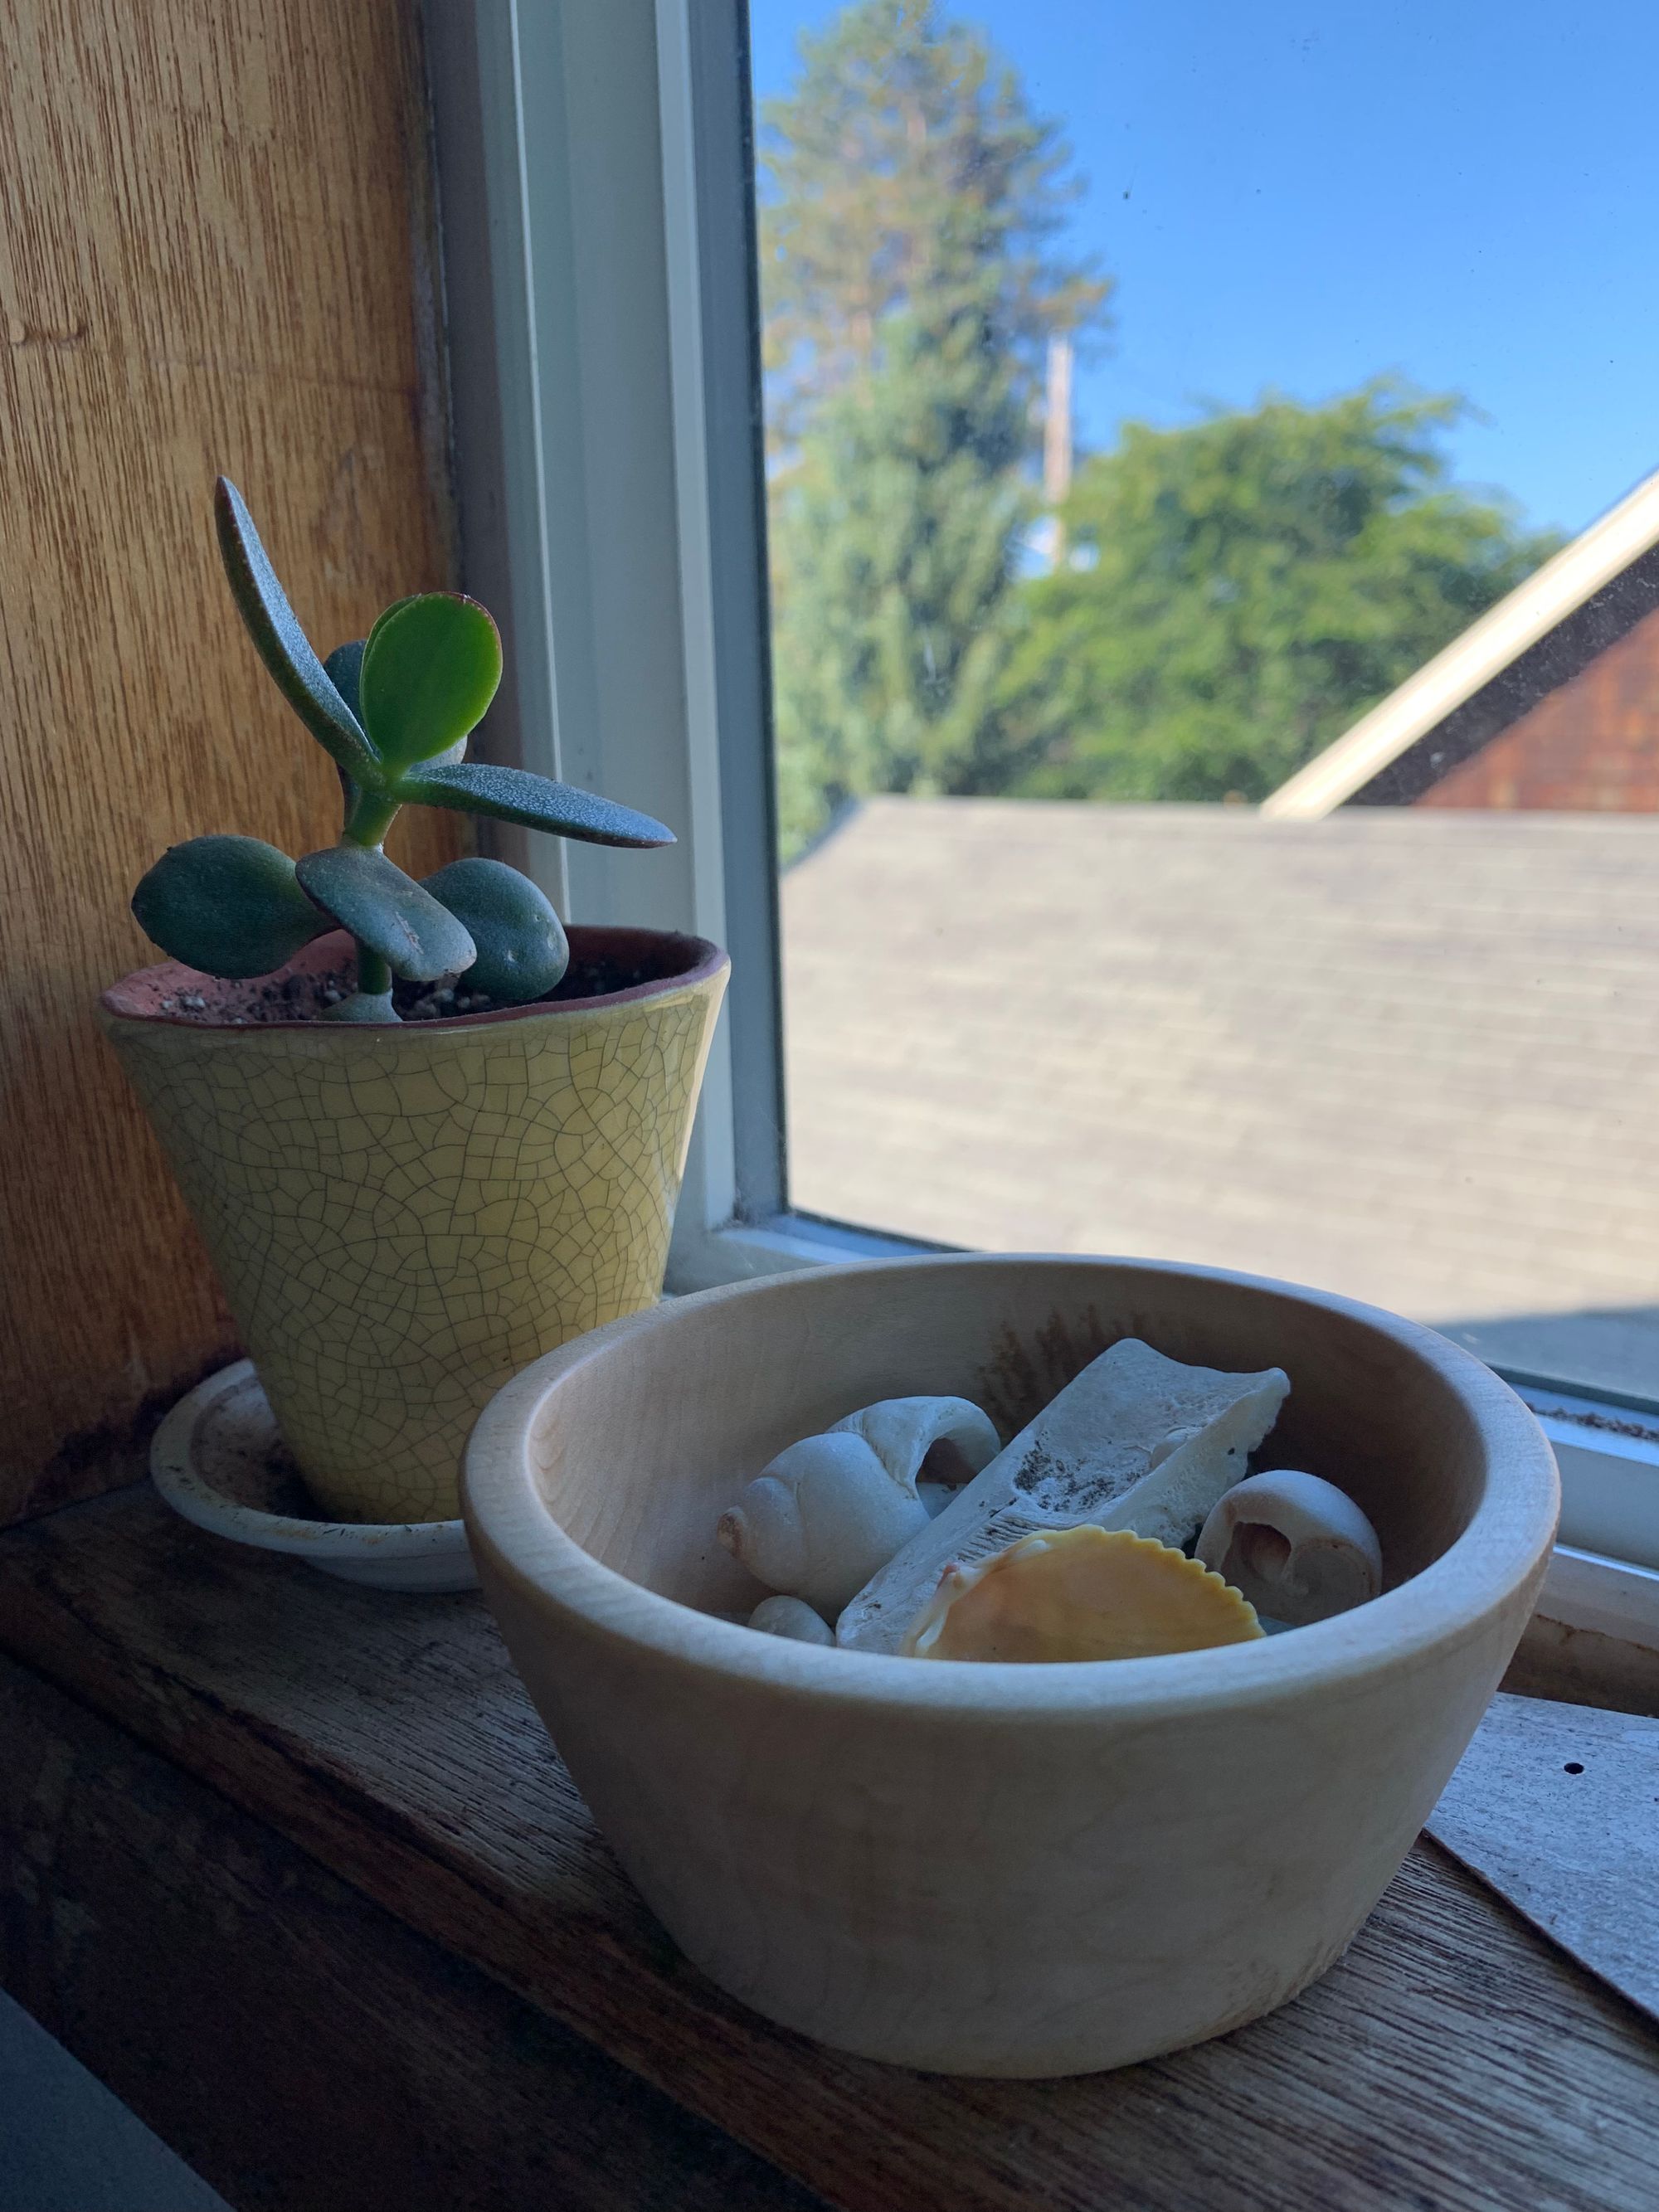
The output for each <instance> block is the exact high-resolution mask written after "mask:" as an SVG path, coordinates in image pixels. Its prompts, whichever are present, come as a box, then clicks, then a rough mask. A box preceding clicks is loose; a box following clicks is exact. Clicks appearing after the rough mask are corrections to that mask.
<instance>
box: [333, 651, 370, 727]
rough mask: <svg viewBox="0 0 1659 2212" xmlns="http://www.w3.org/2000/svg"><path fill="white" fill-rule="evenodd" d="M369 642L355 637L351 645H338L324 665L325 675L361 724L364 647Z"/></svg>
mask: <svg viewBox="0 0 1659 2212" xmlns="http://www.w3.org/2000/svg"><path fill="white" fill-rule="evenodd" d="M366 642H367V640H365V639H363V638H361V637H354V638H353V639H352V641H351V642H350V644H349V645H337V646H336V647H335V648H334V650H333V652H332V653H330V655H329V656H328V659H326V660H325V662H324V663H323V673H324V675H325V676H326V677H327V678H328V680H329V682H330V683H331V684H332V685H333V686H334V689H335V690H337V692H338V693H339V695H340V696H341V698H343V700H344V701H345V703H346V705H347V707H348V708H349V709H350V711H351V713H352V714H355V715H356V718H357V720H359V721H360V722H361V721H362V719H363V715H362V707H361V706H360V705H359V703H358V701H359V696H360V691H361V685H362V671H363V647H364V645H365V644H366Z"/></svg>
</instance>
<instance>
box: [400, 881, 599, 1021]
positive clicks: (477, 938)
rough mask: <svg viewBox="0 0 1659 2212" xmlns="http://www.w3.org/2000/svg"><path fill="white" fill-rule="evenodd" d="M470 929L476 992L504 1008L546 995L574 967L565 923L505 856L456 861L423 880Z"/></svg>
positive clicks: (469, 980) (469, 977) (470, 978)
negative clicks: (474, 950) (567, 970)
mask: <svg viewBox="0 0 1659 2212" xmlns="http://www.w3.org/2000/svg"><path fill="white" fill-rule="evenodd" d="M422 889H423V890H428V891H430V892H431V894H432V896H433V897H434V898H435V899H438V900H440V901H441V902H442V903H443V904H444V905H445V906H447V908H449V911H450V912H451V914H453V915H454V916H455V917H456V919H457V920H458V921H460V922H461V923H462V924H464V926H465V929H466V931H467V933H468V935H469V936H470V937H471V939H472V942H473V943H474V944H475V945H477V948H478V957H477V959H476V960H475V961H474V962H473V963H472V965H471V968H469V969H467V971H466V984H467V988H468V989H469V990H470V991H482V992H483V993H485V994H487V996H489V998H491V999H493V1000H495V1004H496V1005H497V1006H525V1005H526V1004H528V1002H529V1001H530V1000H532V999H542V998H545V997H546V995H547V994H548V993H549V992H550V990H551V989H552V988H553V987H554V985H555V984H556V982H557V981H559V978H560V977H561V976H562V975H563V974H564V971H565V969H567V968H568V966H569V965H570V946H569V943H568V940H567V939H566V937H565V933H564V924H563V923H562V921H560V920H559V917H558V915H557V914H556V912H555V911H554V908H553V906H552V904H551V902H550V900H549V899H548V898H547V897H546V896H544V893H543V892H541V891H540V890H538V889H537V887H536V885H535V884H532V882H531V880H530V878H529V877H528V876H523V875H520V872H519V871H518V870H517V869H516V868H509V867H508V866H507V863H506V861H505V860H452V861H451V862H450V863H449V866H447V868H440V869H439V870H438V871H437V872H436V873H435V874H434V875H430V876H427V877H425V878H423V879H422Z"/></svg>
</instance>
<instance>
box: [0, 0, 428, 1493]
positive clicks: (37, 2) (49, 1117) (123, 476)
mask: <svg viewBox="0 0 1659 2212" xmlns="http://www.w3.org/2000/svg"><path fill="white" fill-rule="evenodd" d="M0 44H3V51H4V54H5V61H6V66H5V69H4V71H3V73H0V340H3V343H0V586H3V590H0V690H3V715H4V719H3V725H0V838H3V842H0V932H3V944H4V965H3V969H0V1126H3V1129H4V1133H5V1153H4V1172H3V1175H0V1253H3V1264H0V1392H3V1402H4V1406H5V1413H6V1421H5V1433H4V1442H3V1445H0V1521H3V1520H4V1519H6V1518H8V1517H11V1516H16V1515H18V1514H21V1513H26V1512H29V1511H34V1510H41V1509H42V1508H44V1507H45V1506H46V1505H49V1504H55V1503H58V1502H60V1501H61V1500H63V1499H64V1498H69V1497H72V1496H76V1495H78V1494H81V1493H82V1492H86V1491H88V1490H89V1489H94V1488H98V1487H100V1486H103V1485H105V1484H106V1483H107V1482H109V1481H110V1480H119V1479H122V1478H123V1477H124V1476H125V1474H129V1473H131V1472H133V1471H136V1467H137V1464H138V1463H139V1462H140V1455H141V1454H142V1449H143V1442H144V1438H145V1436H146V1434H147V1432H148V1428H149V1425H151V1424H152V1423H153V1419H154V1418H155V1414H156V1413H159V1411H160V1410H161V1408H162V1407H165V1405H166V1404H167V1402H169V1401H171V1400H172V1399H173V1397H174V1396H176V1395H177V1394H178V1392H179V1390H180V1389H182V1388H183V1387H185V1385H186V1384H187V1383H190V1382H191V1380H192V1379H193V1378H194V1377H196V1376H198V1375H199V1374H200V1373H202V1372H203V1371H204V1370H205V1369H207V1368H209V1367H210V1366H212V1365H213V1364H216V1362H217V1361H219V1360H220V1359H222V1358H225V1357H226V1356H228V1354H229V1353H230V1352H231V1351H232V1349H233V1346H232V1340H231V1337H230V1333H229V1325H228V1321H227V1319H226V1316H225V1315H224V1312H223V1310H222V1306H221V1304H220V1303H219V1300H218V1297H217V1294H216V1291H215V1289H214V1287H213V1285H212V1282H211V1279H210V1274H209V1272H208V1269H207V1267H206V1263H205V1261H204V1257H203V1255H202V1252H201V1250H200V1248H199V1246H198V1245H197V1242H196V1238H195V1236H194V1233H193V1231H191V1228H190V1226H189V1225H188V1222H187V1220H186V1218H185V1214H184V1212H183V1208H182V1206H181V1205H180V1203H179V1200H178V1198H177V1196H176V1194H175V1193H174V1191H173V1185H172V1183H171V1181H170V1179H169V1178H168V1176H167V1172H166V1170H165V1169H164V1167H163V1165H162V1164H161V1157H160V1154H159V1152H157V1149H156V1147H155V1144H154V1142H153V1140H152V1139H151V1138H150V1136H149V1133H148V1130H147V1129H146V1127H145V1126H144V1124H143V1121H142V1119H141V1116H140V1115H139V1112H138V1109H137V1106H136V1104H135V1103H134V1102H133V1101H132V1099H131V1097H130V1096H129V1095H128V1093H127V1091H126V1090H125V1085H124V1084H123V1081H122V1079H121V1076H120V1074H119V1072H118V1069H117V1067H116V1066H115V1064H114V1061H113V1059H112V1055H111V1054H109V1053H108V1051H107V1050H106V1048H105V1046H104V1044H103V1042H102V1040H101V1039H100V1037H99V1036H98V1035H97V1033H96V1030H95V1029H94V1024H93V1018H92V1006H93V1002H94V998H95V996H96V994H97V992H98V991H99V990H100V987H102V986H103V985H105V984H106V983H107V982H110V981H112V980H114V978H116V977H117V976H118V975H121V974H122V973H123V972H124V971H125V969H129V968H131V967H134V966H136V965H140V964H143V963H144V962H145V961H146V960H147V959H150V958H154V957H156V956H155V953H154V952H153V951H151V950H150V948H149V947H148V946H147V945H146V942H145V940H144V939H143V935H142V934H141V933H140V932H139V930H138V928H137V926H136V924H135V923H134V922H133V921H132V920H131V916H130V915H129V914H128V912H127V898H128V896H129V894H130V891H131V886H132V884H133V883H134V882H135V881H136V879H137V877H138V876H139V875H140V874H141V873H142V872H143V869H144V868H145V867H146V866H148V865H149V862H150V860H153V859H154V858H155V855H156V854H158V853H159V852H160V851H161V849H162V848H163V847H164V846H165V845H167V843H169V842H172V841H173V840H175V839H177V838H180V837H185V836H194V835H197V834H198V833H200V832H202V831H204V830H210V829H238V830H242V831H245V832H248V833H251V834H252V835H255V836H262V837H266V838H269V839H270V840H271V841H272V842H275V843H276V844H280V845H282V846H284V847H285V848H287V849H288V850H289V851H290V852H300V851H303V850H304V849H306V848H307V847H308V846H312V845H315V844H318V843H321V842H325V841H326V840H327V839H329V838H331V836H333V835H335V834H336V831H337V787H336V784H335V779H334V773H333V769H332V768H331V766H330V764H329V763H328V761H327V760H326V759H325V757H324V756H323V754H322V753H321V751H320V750H319V748H318V747H317V746H316V745H315V744H313V742H312V740H311V739H310V738H308V737H307V735H306V733H305V732H304V730H303V729H302V727H301V725H300V723H299V722H298V721H297V720H295V717H294V716H293V715H292V714H290V713H289V710H288V708H286V707H285V706H284V705H283V702H282V701H281V700H280V698H279V697H278V696H277V694H276V690H274V688H273V686H272V685H271V684H270V680H269V678H267V677H266V675H265V673H264V670H263V669H262V668H261V667H260V665H258V661H257V660H256V659H255V657H254V654H253V651H252V647H251V646H250V645H249V643H248V641H247V640H246V636H245V635H243V633H242V631H241V629H240V625H239V623H238V620H237V617H236V615H235V613H234V609H233V607H232V605H231V603H230V599H229V597H228V592H227V591H226V589H225V586H224V582H223V580H222V575H221V574H220V572H219V568H218V562H217V556H216V550H215V546H214V539H213V532H212V526H211V513H210V492H211V487H212V483H213V478H214V476H215V474H216V471H219V470H223V471H225V472H226V473H228V475H230V476H231V477H234V479H235V481H236V482H237V483H239V484H240V486H241V488H242V489H243V491H244V493H245V494H246V496H247V499H248V501H249V503H250V505H251V506H252V509H253V512H254V514H255V516H256V517H257V518H258V521H259V523H260V526H261V528H262V530H263V531H264V535H265V538H266V542H267V544H268V545H269V546H270V550H271V552H272V555H273V557H274V558H275V560H276V565H277V568H278V569H279V572H280V573H281V574H283V577H284V579H285V580H286V581H287V583H288V586H289V591H290V593H291V594H292V596H293V599H294V600H295V605H296V607H297V609H298V611H299V612H300V615H301V619H302V620H303V621H304V622H305V623H306V624H307V628H308V629H310V631H311V633H312V635H313V638H314V639H315V641H317V643H318V644H319V647H321V649H322V650H324V651H326V650H328V648H329V647H331V646H333V645H335V644H337V642H339V641H340V640H342V639H343V638H347V637H352V636H356V635H361V633H362V630H363V629H364V627H365V625H366V624H367V623H368V621H369V620H371V619H372V617H374V614H375V613H376V612H377V611H378V610H379V609H380V607H381V606H382V605H384V604H385V603H386V601H387V600H388V599H392V598H393V597H395V596H396V595H397V594H398V592H407V591H411V590H416V589H421V588H427V587H431V586H441V585H444V584H447V583H448V582H449V581H451V580H452V578H453V566H454V562H453V528H452V520H451V514H450V506H449V500H448V494H447V483H446V478H445V473H444V465H443V457H444V452H445V435H444V410H443V404H442V392H441V376H440V361H439V352H438V332H437V328H436V323H435V281H434V268H435V262H434V251H435V247H434V235H433V233H434V226H433V222H432V199H431V190H430V182H429V177H428V166H427V134H426V110H425V100H424V93H423V87H422V70H421V56H420V46H419V35H418V21H417V9H416V0H374V4H364V0H151V4H146V5H144V6H143V7H137V8H134V7H127V6H123V5H122V4H120V0H0ZM406 820H407V826H406V827H404V829H403V831H402V836H403V844H402V854H401V857H403V858H404V860H406V861H407V862H409V863H410V864H411V865H416V866H419V867H421V868H426V867H429V866H435V865H437V864H438V863H439V862H440V861H441V860H444V859H446V858H447V857H449V856H450V854H452V853H453V851H454V850H455V849H456V842H455V840H456V833H455V831H454V829H453V827H452V822H453V817H445V816H439V815H431V814H427V815H422V816H416V817H407V818H406ZM395 843H396V840H395V839H394V846H395Z"/></svg>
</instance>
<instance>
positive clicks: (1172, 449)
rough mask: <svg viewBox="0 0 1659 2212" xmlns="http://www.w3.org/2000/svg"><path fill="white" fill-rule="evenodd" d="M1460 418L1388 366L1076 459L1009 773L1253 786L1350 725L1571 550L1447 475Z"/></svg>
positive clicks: (1090, 784)
mask: <svg viewBox="0 0 1659 2212" xmlns="http://www.w3.org/2000/svg"><path fill="white" fill-rule="evenodd" d="M1464 411H1465V403H1464V402H1463V401H1462V400H1461V399H1458V398H1455V397H1448V396H1438V397H1434V396H1429V395H1426V394H1424V393H1422V392H1416V391H1414V390H1413V389H1411V388H1410V387H1408V386H1404V385H1401V384H1400V383H1397V382H1395V381H1393V380H1386V379H1384V380H1377V381H1375V382H1372V383H1370V384H1368V385H1366V386H1363V387H1362V388H1361V389H1360V390H1359V391H1358V392H1351V393H1349V394H1346V396H1344V397H1342V398H1337V399H1334V400H1332V401H1330V402H1329V403H1328V404H1324V405H1322V406H1304V405H1300V404H1297V402H1295V401H1293V400H1291V399H1286V398H1279V397H1276V396H1271V397H1269V398H1267V399H1266V400H1264V401H1263V403H1262V404H1261V405H1260V406H1259V407H1257V408H1256V409H1255V410H1253V411H1250V412H1247V413H1237V414H1221V413H1218V414H1216V415H1213V416H1211V417H1210V418H1209V419H1207V420H1206V421H1204V422H1199V423H1196V424H1194V426H1193V427H1191V428H1185V429H1178V430H1153V429H1151V428H1147V427H1146V426H1145V425H1144V424H1140V423H1129V424H1126V425H1125V427H1124V429H1123V432H1122V435H1121V441H1120V443H1119V444H1118V446H1117V447H1115V449H1114V450H1113V451H1112V452H1111V453H1105V454H1102V455H1099V456H1097V457H1096V458H1095V459H1091V460H1090V461H1089V462H1088V463H1086V464H1085V466H1084V468H1083V469H1082V470H1081V471H1079V477H1078V480H1077V483H1076V486H1075V488H1074V491H1073V497H1072V500H1071V501H1070V505H1069V509H1068V512H1067V514H1066V518H1065V521H1066V539H1067V543H1068V544H1069V546H1070V549H1071V551H1070V558H1069V561H1068V562H1066V563H1065V564H1062V565H1061V566H1060V568H1057V569H1056V570H1055V571H1054V573H1053V574H1050V575H1048V576H1045V577H1042V578H1039V579H1035V580H1030V582H1028V583H1026V584H1025V585H1024V586H1022V588H1021V592H1020V601H1021V606H1020V612H1021V617H1022V620H1023V624H1024V634H1023V635H1022V637H1021V639H1020V641H1019V643H1018V648H1017V650H1016V651H1015V653H1014V654H1013V656H1012V661H1011V664H1010V665H1009V667H1008V669H1007V671H1006V678H1005V680H1004V684H1003V690H1002V694H1001V706H1002V709H1003V714H1004V723H1003V727H1002V732H1001V738H1002V742H1003V744H1004V747H1005V753H1004V757H1005V758H1006V761H1007V762H1008V763H1010V766H1011V769H1013V771H1014V772H1013V773H1012V774H1011V780H1010V787H1011V788H1012V789H1014V790H1017V791H1018V792H1020V793H1028V794H1031V795H1039V796H1044V797H1053V798H1073V799H1223V798H1225V797H1227V796H1229V795H1230V794H1234V793H1237V794H1238V795H1240V796H1242V797H1243V798H1246V799H1261V798H1263V797H1265V796H1266V794H1267V793H1268V792H1270V791H1271V790H1273V787H1275V786H1276V785H1277V784H1279V783H1280V782H1282V781H1284V779H1285V777H1286V776H1287V775H1290V774H1291V772H1292V770H1293V769H1297V767H1299V766H1300V765H1301V763H1303V762H1304V761H1305V760H1307V759H1308V758H1309V757H1310V756H1311V755H1312V754H1314V753H1316V752H1317V751H1318V750H1320V749H1321V748H1322V746H1323V745H1325V744H1328V743H1329V742H1330V741H1331V739H1333V738H1335V737H1338V736H1340V733H1341V732H1342V731H1343V730H1344V729H1346V727H1347V726H1349V724H1350V723H1352V721H1353V720H1355V719H1356V718H1357V717H1358V715H1360V714H1363V713H1364V711H1365V710H1366V709H1367V708H1369V707H1370V706H1372V705H1374V704H1375V703H1376V701H1377V700H1379V699H1381V698H1383V697H1384V696H1386V695H1387V694H1388V693H1389V691H1391V690H1393V689H1394V688H1395V685H1396V684H1399V683H1401V682H1402V681H1403V680H1404V678H1406V677H1407V676H1409V675H1410V674H1411V673H1412V672H1413V670H1414V669H1416V668H1418V667H1419V666H1420V665H1422V663H1423V662H1424V661H1425V660H1426V659H1429V658H1430V657H1431V654H1433V653H1437V652H1438V651H1439V649H1440V648H1441V647H1442V646H1443V645H1446V644H1448V643H1449V641H1451V639H1453V638H1454V637H1455V636H1456V635H1458V633H1459V632H1460V631H1461V630H1462V629H1465V628H1466V627H1467V626H1468V623H1471V622H1473V621H1474V618H1475V617H1477V616H1478V615H1480V614H1481V613H1483V612H1484V611H1486V608H1488V607H1489V606H1491V605H1493V604H1494V602H1495V601H1497V600H1498V599H1501V598H1503V596H1504V593H1505V592H1509V591H1510V590H1511V589H1512V588H1513V587H1514V586H1515V585H1516V584H1517V583H1519V582H1520V581H1521V580H1522V579H1523V578H1524V577H1525V576H1526V575H1528V574H1529V573H1530V572H1531V570H1532V569H1533V568H1535V567H1536V566H1537V564H1538V563H1539V562H1541V561H1542V560H1543V559H1545V558H1546V557H1547V556H1548V555H1549V554H1551V553H1552V552H1553V551H1554V550H1556V548H1557V546H1558V545H1559V544H1560V542H1561V541H1560V539H1559V537H1556V536H1553V535H1547V534H1539V533H1528V532H1524V531H1522V529H1521V528H1520V527H1519V526H1518V524H1517V521H1516V516H1515V514H1514V513H1513V511H1512V510H1511V509H1510V507H1509V506H1508V505H1507V503H1504V502H1503V501H1499V500H1494V499H1486V500H1482V499H1478V498H1476V497H1474V496H1473V495H1471V494H1469V493H1468V492H1467V491H1464V490H1462V489H1458V488H1457V487H1455V486H1454V485H1452V484H1450V483H1449V482H1448V480H1447V466H1446V462H1445V459H1444V458H1443V453H1442V451H1441V447H1440V436H1441V434H1442V433H1443V431H1444V430H1445V429H1446V428H1448V427H1449V426H1450V425H1451V424H1452V423H1454V422H1456V421H1457V420H1458V419H1459V418H1460V417H1461V416H1462V414H1463V413H1464Z"/></svg>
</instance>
